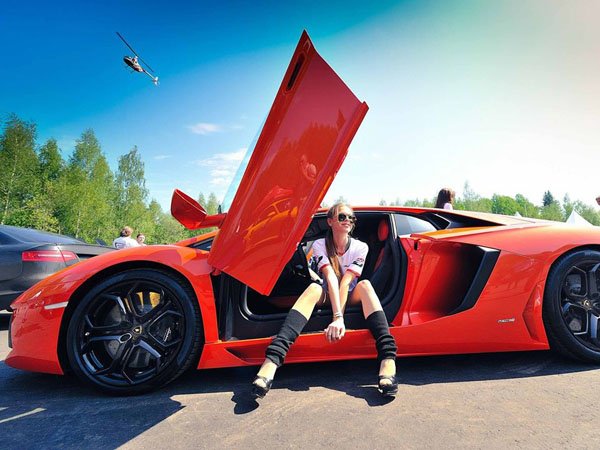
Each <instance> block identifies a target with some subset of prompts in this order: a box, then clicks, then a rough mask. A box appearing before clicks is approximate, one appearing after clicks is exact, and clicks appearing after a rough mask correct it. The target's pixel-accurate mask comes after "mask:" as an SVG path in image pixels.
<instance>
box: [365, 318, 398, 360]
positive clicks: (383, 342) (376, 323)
mask: <svg viewBox="0 0 600 450" xmlns="http://www.w3.org/2000/svg"><path fill="white" fill-rule="evenodd" d="M366 320H367V327H368V328H369V330H370V331H371V334H372V335H373V337H374V338H375V347H377V360H378V361H382V360H384V359H395V358H396V352H397V351H398V347H396V341H395V339H394V336H392V335H391V334H390V326H389V325H388V322H387V319H386V318H385V314H384V312H383V311H375V312H374V313H371V314H370V315H369V317H367V319H366Z"/></svg>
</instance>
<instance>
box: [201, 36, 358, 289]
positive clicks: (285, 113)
mask: <svg viewBox="0 0 600 450" xmlns="http://www.w3.org/2000/svg"><path fill="white" fill-rule="evenodd" d="M367 109H368V107H367V105H366V103H362V102H361V101H360V100H358V99H357V98H356V97H355V96H354V94H353V93H352V91H350V89H348V87H347V86H346V85H345V84H344V82H343V81H342V80H341V79H340V78H339V77H338V76H337V74H336V73H335V72H334V71H333V70H332V69H331V67H329V65H328V64H327V63H326V62H325V61H324V60H323V58H321V56H319V54H318V53H317V52H316V50H315V48H314V46H313V44H312V42H311V41H310V39H309V38H308V35H307V34H306V32H305V33H303V34H302V37H301V38H300V42H299V43H298V46H297V47H296V51H295V52H294V56H293V57H292V60H291V63H290V65H289V67H288V69H287V72H286V74H285V76H284V78H283V81H282V83H281V86H280V87H279V90H278V92H277V96H276V98H275V101H274V102H273V106H272V108H271V111H270V112H269V115H268V117H267V120H266V121H265V124H264V127H263V129H262V132H261V134H260V135H259V137H258V139H257V141H256V146H255V148H254V150H253V152H252V157H251V159H250V162H249V164H248V167H247V168H246V171H245V173H244V177H243V178H242V180H241V183H240V185H239V187H238V190H237V192H236V195H235V198H234V199H233V202H232V204H231V208H230V209H229V211H228V212H227V217H225V220H224V222H223V224H222V225H221V227H220V233H219V235H218V236H217V237H216V239H215V241H214V243H213V246H212V249H211V252H210V257H209V262H210V264H211V265H213V266H214V267H217V268H218V269H220V270H222V271H223V272H225V273H227V274H229V275H231V276H232V277H234V278H236V279H237V280H239V281H241V282H243V283H245V284H247V285H248V286H250V287H252V288H253V289H255V290H256V291H258V292H260V293H263V294H265V295H268V294H269V293H270V292H271V289H272V288H273V286H274V285H275V282H276V281H277V278H278V277H279V274H280V273H281V270H282V269H283V266H284V265H285V264H286V263H287V262H288V260H289V259H290V257H291V256H292V254H293V253H294V251H295V250H296V247H297V246H298V242H299V241H300V239H301V238H302V235H303V234H304V232H305V230H306V228H307V227H308V225H309V223H310V220H311V217H312V215H313V213H314V211H315V209H317V208H318V206H319V205H320V204H321V201H322V200H323V198H324V197H325V193H326V192H327V189H328V188H329V186H330V185H331V182H332V181H333V179H334V177H335V175H336V173H337V171H338V170H339V168H340V166H341V165H342V162H343V161H344V158H345V157H346V153H347V151H348V146H349V145H350V141H351V140H352V138H353V137H354V134H355V133H356V130H358V127H359V126H360V123H361V122H362V119H363V118H364V116H365V114H366V112H367ZM282 196H283V197H285V200H286V201H285V202H282V201H281V200H282ZM275 203H277V204H278V205H282V204H283V205H285V208H284V211H282V212H279V213H278V214H276V213H275V212H274V211H272V212H271V213H272V216H271V217H269V216H267V217H266V218H265V217H263V216H264V215H265V214H268V207H269V206H270V205H274V204H275ZM265 211H266V212H265ZM257 228H260V230H259V232H257Z"/></svg>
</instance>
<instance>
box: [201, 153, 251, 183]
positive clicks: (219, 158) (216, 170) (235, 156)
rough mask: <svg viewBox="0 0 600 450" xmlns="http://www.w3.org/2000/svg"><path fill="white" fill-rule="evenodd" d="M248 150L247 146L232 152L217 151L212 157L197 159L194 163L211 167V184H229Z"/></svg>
mask: <svg viewBox="0 0 600 450" xmlns="http://www.w3.org/2000/svg"><path fill="white" fill-rule="evenodd" d="M246 150H247V149H246V148H241V149H239V150H237V151H235V152H231V153H217V154H215V155H214V156H211V157H210V158H207V159H200V160H196V161H194V163H195V164H197V165H198V166H201V167H209V168H210V169H211V170H210V181H209V183H210V184H212V185H213V186H228V185H229V184H230V183H231V179H232V178H233V176H234V175H235V172H236V170H237V168H238V167H239V165H240V162H241V161H242V159H243V158H244V155H245V154H246Z"/></svg>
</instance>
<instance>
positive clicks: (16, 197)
mask: <svg viewBox="0 0 600 450" xmlns="http://www.w3.org/2000/svg"><path fill="white" fill-rule="evenodd" d="M36 139H37V135H36V125H35V124H34V123H31V122H27V121H24V120H22V119H20V118H19V117H17V116H16V115H15V114H11V115H9V116H8V117H7V118H6V119H5V120H4V121H3V128H2V133H1V134H0V168H1V169H0V224H6V225H15V226H21V227H29V228H36V229H38V230H45V231H52V232H56V233H60V234H66V235H69V236H73V237H76V238H78V239H82V240H84V241H86V242H97V241H98V240H100V241H104V242H107V243H109V244H110V243H112V240H113V239H114V238H115V237H117V236H118V233H119V231H120V229H121V228H122V227H123V226H124V225H129V226H131V227H132V228H133V229H134V230H135V231H136V233H137V232H141V233H143V234H145V235H146V239H147V242H149V243H159V244H160V243H167V242H169V243H170V242H175V241H178V240H181V239H185V238H187V237H190V236H194V235H196V234H198V233H199V232H206V230H198V231H188V230H186V229H185V228H184V227H183V226H181V225H180V224H179V223H178V222H177V221H176V220H175V219H173V218H172V217H171V215H170V214H168V213H165V212H163V211H162V209H161V207H160V205H159V203H158V202H157V201H156V200H154V199H149V195H148V189H147V188H146V180H145V174H144V163H143V161H142V158H141V156H140V152H139V151H138V148H137V147H135V146H134V147H133V148H132V149H131V150H130V151H129V152H127V153H126V154H124V155H122V156H120V157H119V162H118V168H117V170H116V172H114V173H113V171H112V170H111V169H110V166H109V164H108V161H107V159H106V156H105V155H104V153H103V151H102V148H101V145H100V142H99V141H98V139H97V137H96V136H95V134H94V132H93V130H91V129H89V130H86V131H84V132H83V133H82V134H81V136H80V137H79V139H77V141H76V143H75V148H74V149H73V152H72V153H71V154H70V155H69V156H68V158H67V159H63V157H62V154H61V151H60V149H59V147H58V143H57V141H56V139H53V138H51V139H49V140H48V141H46V142H44V143H43V144H41V145H38V143H37V141H36ZM199 200H200V202H201V203H202V204H203V205H204V206H205V207H207V209H208V211H209V213H212V214H214V213H216V211H217V209H218V201H217V198H216V196H215V194H214V193H211V194H210V195H209V197H208V199H206V198H205V197H204V195H202V194H200V199H199Z"/></svg>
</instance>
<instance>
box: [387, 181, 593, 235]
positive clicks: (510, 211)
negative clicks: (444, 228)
mask: <svg viewBox="0 0 600 450" xmlns="http://www.w3.org/2000/svg"><path fill="white" fill-rule="evenodd" d="M435 201H436V197H435V196H434V197H432V198H425V199H422V200H420V199H414V200H408V201H405V202H401V201H400V199H396V200H394V201H391V202H390V203H387V201H386V200H384V199H382V200H381V201H380V202H379V204H380V205H390V206H393V205H402V204H404V206H417V207H420V206H422V207H427V208H433V207H434V205H435ZM454 208H455V209H462V210H465V211H480V212H489V213H494V214H506V215H509V216H514V215H517V213H518V214H519V215H521V216H522V217H530V218H533V219H546V220H555V221H558V222H564V221H566V220H567V219H568V218H569V216H570V215H571V212H572V211H573V210H575V211H576V212H577V213H579V215H581V217H583V218H584V219H585V220H587V221H588V222H590V223H591V224H593V225H600V212H599V211H598V210H597V208H595V207H593V206H590V205H588V204H586V203H584V202H582V201H580V200H575V201H573V200H571V198H570V197H569V195H568V194H566V195H565V196H564V198H563V201H562V203H561V202H560V201H559V200H558V199H556V198H555V197H554V196H553V195H552V193H551V192H550V190H547V191H545V192H544V195H543V197H542V199H541V204H539V205H536V204H534V203H532V202H531V201H530V200H529V199H527V198H526V197H525V196H524V195H521V194H517V195H515V196H514V197H510V196H508V195H501V194H494V195H492V198H486V197H482V196H480V195H479V194H477V193H476V192H475V191H473V189H472V188H471V187H470V186H469V183H468V182H466V183H465V185H464V188H463V196H462V197H459V198H457V199H456V200H455V202H454Z"/></svg>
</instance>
